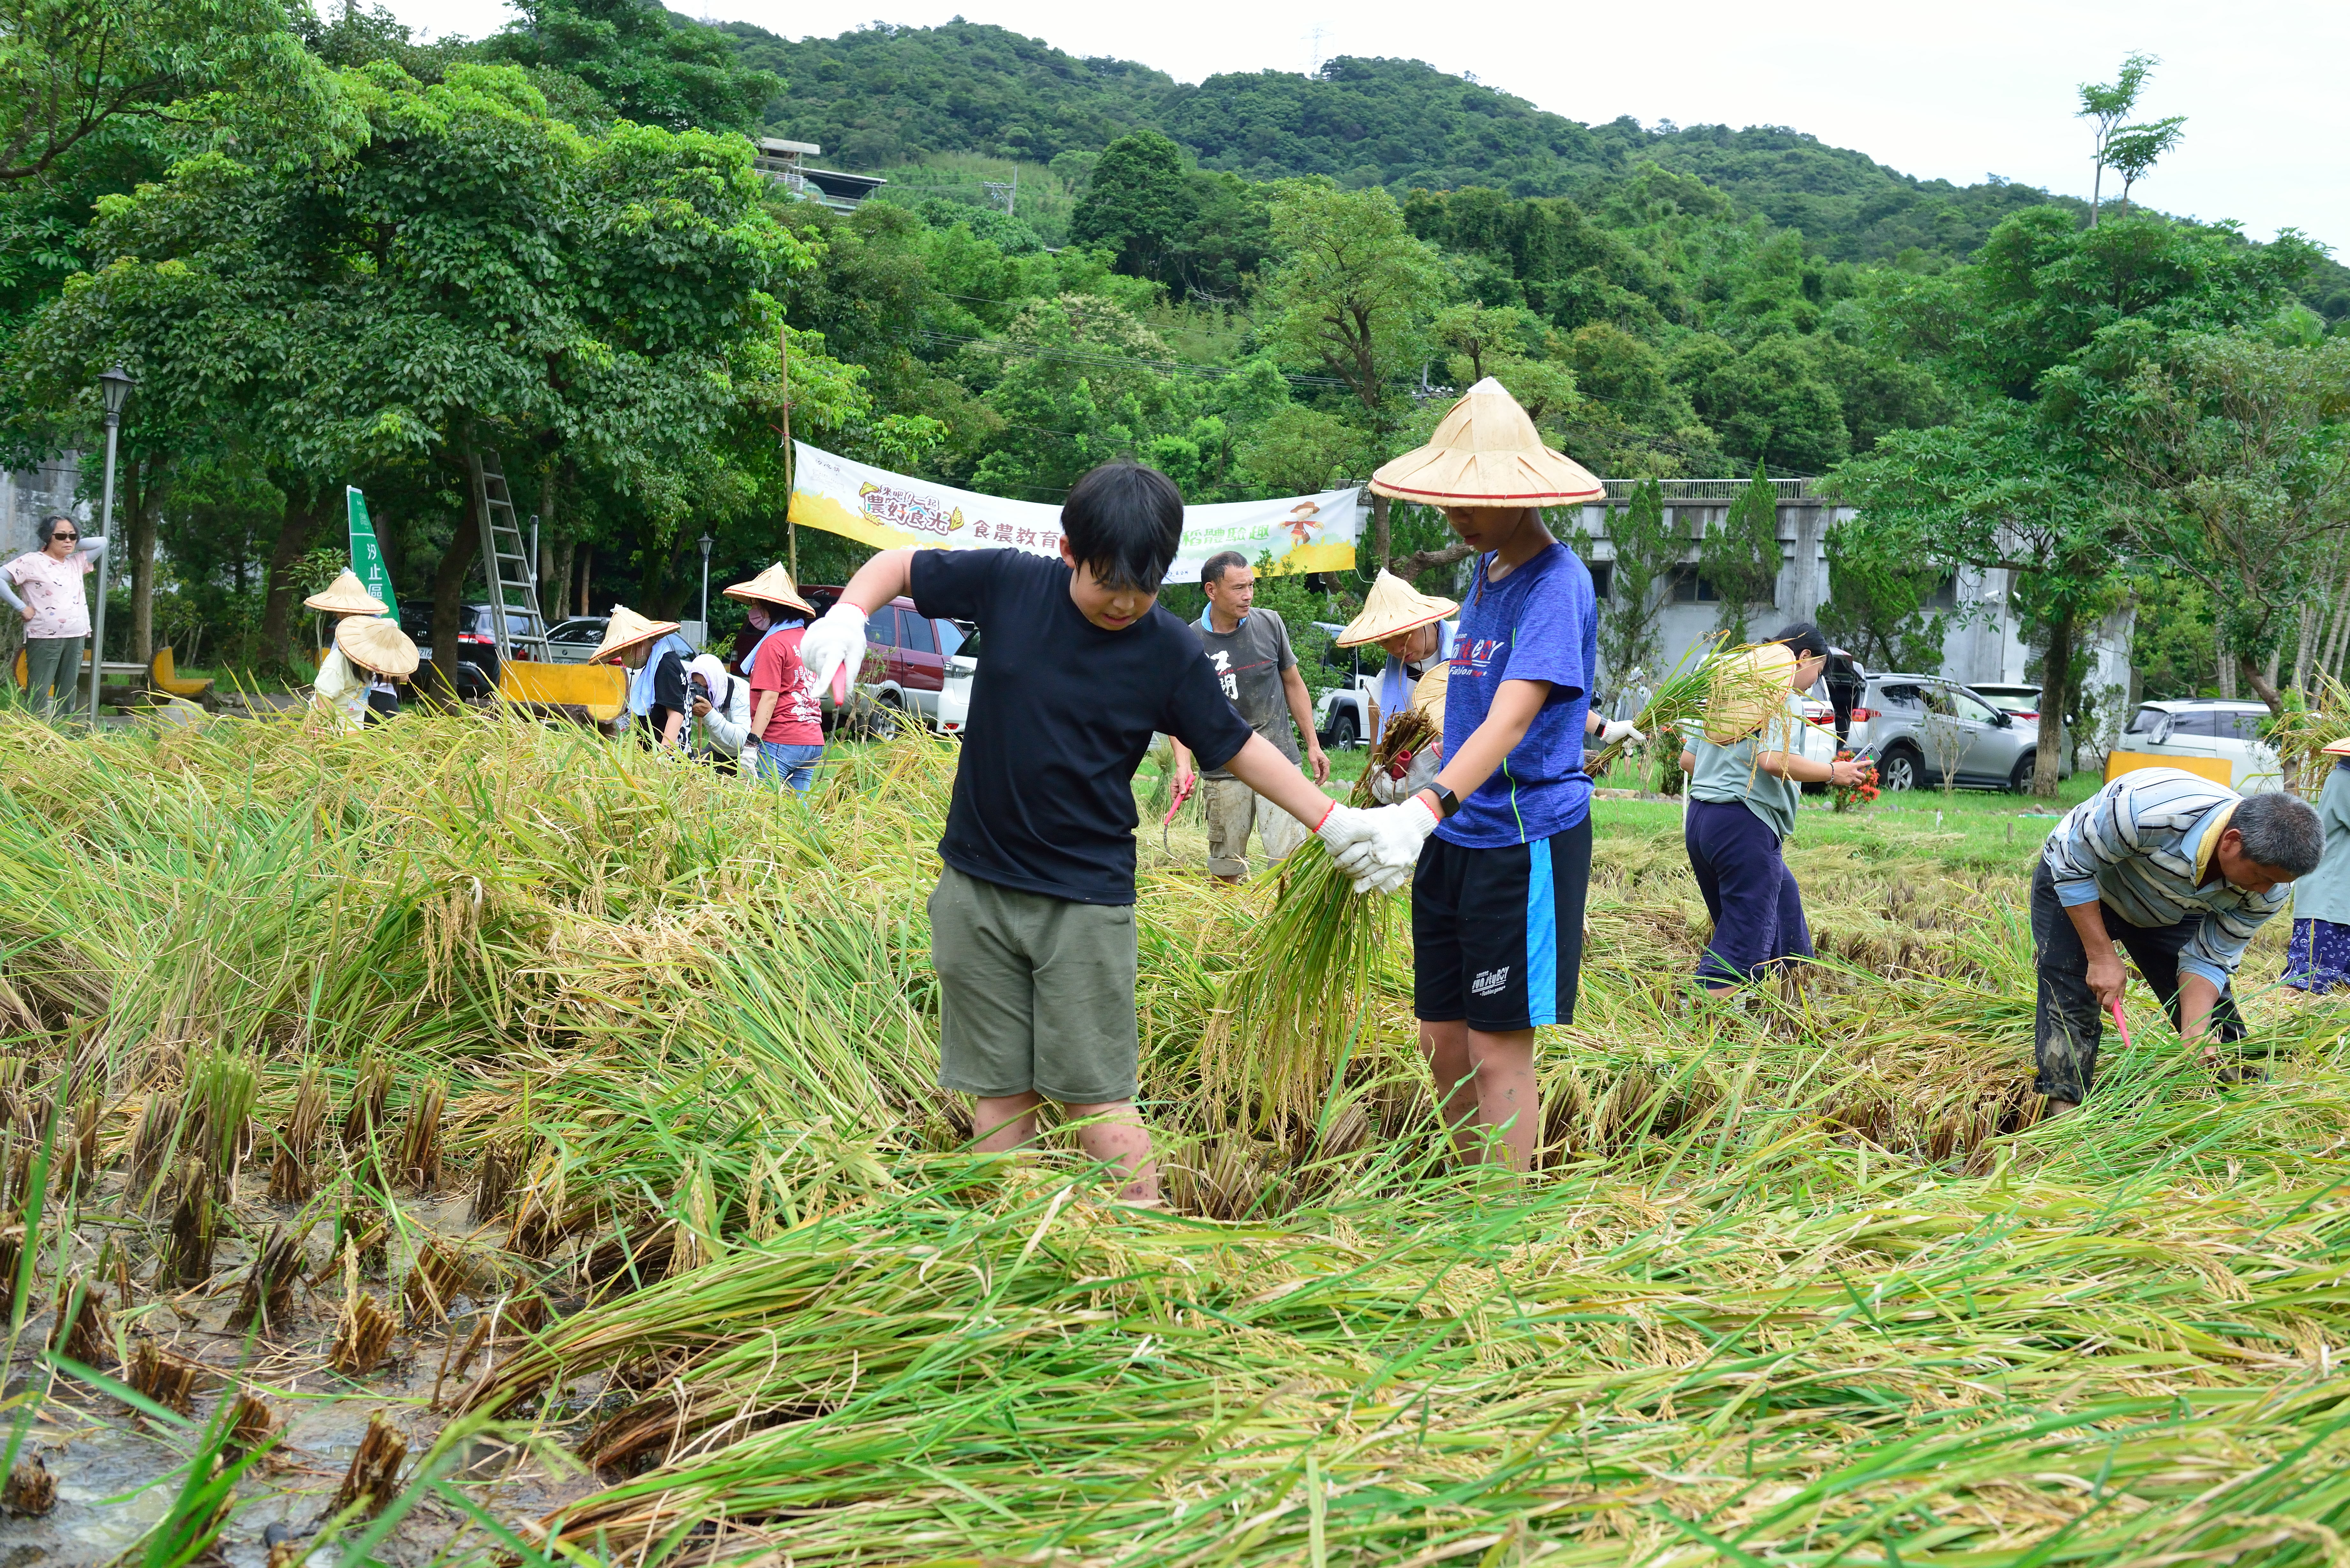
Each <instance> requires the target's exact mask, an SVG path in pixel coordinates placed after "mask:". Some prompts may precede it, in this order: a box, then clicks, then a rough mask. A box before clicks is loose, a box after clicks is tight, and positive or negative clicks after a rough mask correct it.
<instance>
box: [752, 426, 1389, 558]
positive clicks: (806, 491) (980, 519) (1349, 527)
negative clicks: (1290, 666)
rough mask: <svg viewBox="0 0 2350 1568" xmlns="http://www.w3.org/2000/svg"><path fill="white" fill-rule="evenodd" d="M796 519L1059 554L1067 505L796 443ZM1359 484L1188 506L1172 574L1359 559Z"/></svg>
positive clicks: (904, 539)
mask: <svg viewBox="0 0 2350 1568" xmlns="http://www.w3.org/2000/svg"><path fill="white" fill-rule="evenodd" d="M792 446H793V449H794V458H795V461H794V463H793V467H792V504H791V520H792V521H793V522H794V523H796V524H799V525H800V526H801V527H803V528H821V529H823V530H824V531H825V532H826V533H827V534H838V535H842V536H843V537H844V538H849V539H854V540H856V541H858V543H859V544H863V545H873V546H874V547H875V548H876V549H882V550H889V549H897V548H899V547H900V546H903V545H912V546H914V547H915V548H917V549H924V550H1000V549H1014V550H1033V551H1035V552H1036V553H1037V554H1039V555H1045V556H1054V555H1058V554H1059V553H1060V549H1061V509H1060V508H1059V507H1058V506H1048V505H1045V504H1043V503H1041V502H1035V501H1006V500H1003V499H1002V498H1000V497H997V496H993V495H974V494H972V493H971V492H970V491H968V490H957V489H955V488H954V487H952V486H951V485H946V484H938V483H932V482H931V481H930V480H927V479H909V478H907V477H906V476H905V475H904V474H902V473H891V472H889V471H888V470H887V469H880V468H875V467H872V466H871V465H870V464H868V463H862V462H851V461H850V460H849V459H847V458H845V457H836V456H834V455H833V454H832V453H831V452H820V451H818V450H817V449H816V448H815V447H812V446H810V445H808V444H807V443H806V441H794V442H793V443H792ZM1361 510H1362V508H1361V491H1360V490H1359V489H1358V488H1348V489H1346V490H1326V491H1324V492H1323V493H1321V494H1319V495H1291V496H1284V498H1282V499H1281V500H1278V501H1224V502H1218V503H1215V504H1211V505H1206V506H1187V507H1185V508H1184V509H1183V543H1182V545H1181V547H1180V549H1178V550H1177V551H1176V554H1175V563H1174V565H1173V566H1170V567H1169V568H1168V573H1167V577H1168V580H1169V581H1170V582H1187V581H1188V582H1197V581H1198V580H1199V576H1200V565H1201V562H1203V561H1205V560H1206V559H1207V558H1208V557H1209V556H1213V555H1217V554H1219V553H1221V552H1222V551H1225V550H1238V551H1239V552H1240V553H1241V554H1242V555H1243V556H1247V557H1248V558H1249V563H1250V565H1252V566H1255V565H1257V564H1258V563H1260V562H1264V561H1268V560H1269V561H1270V562H1271V565H1270V566H1267V567H1265V569H1266V570H1268V571H1273V572H1336V571H1347V570H1351V569H1352V568H1353V566H1354V565H1355V533H1356V529H1357V526H1358V525H1359V522H1360V514H1361Z"/></svg>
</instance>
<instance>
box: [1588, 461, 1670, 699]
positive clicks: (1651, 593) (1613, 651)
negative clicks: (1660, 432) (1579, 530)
mask: <svg viewBox="0 0 2350 1568" xmlns="http://www.w3.org/2000/svg"><path fill="white" fill-rule="evenodd" d="M1607 542H1608V544H1609V545H1610V546H1611V547H1612V548H1613V550H1614V552H1615V562H1616V565H1615V567H1614V570H1613V571H1612V572H1611V573H1610V580H1609V584H1608V589H1607V594H1608V597H1607V602H1606V603H1604V604H1603V605H1601V606H1600V607H1599V659H1600V662H1601V664H1602V665H1603V666H1604V667H1605V668H1606V670H1607V679H1608V680H1609V681H1610V682H1611V683H1613V684H1615V685H1616V686H1618V687H1620V686H1622V684H1623V683H1624V682H1625V681H1627V680H1630V679H1631V675H1632V671H1633V670H1648V672H1650V673H1651V674H1654V673H1656V672H1657V670H1658V667H1659V664H1660V662H1661V660H1662V655H1663V649H1662V646H1661V645H1660V644H1659V640H1658V637H1657V632H1658V628H1659V621H1660V620H1661V618H1662V617H1663V613H1664V607H1665V595H1666V591H1667V588H1668V587H1669V583H1670V580H1671V575H1672V569H1673V567H1674V566H1675V565H1676V564H1678V563H1679V560H1680V558H1681V552H1682V551H1683V549H1684V548H1685V547H1686V546H1687V544H1688V541H1686V540H1684V539H1682V538H1680V537H1679V536H1678V535H1675V534H1674V533H1673V532H1672V531H1671V529H1670V528H1669V526H1668V525H1667V524H1666V522H1665V493H1664V489H1663V487H1662V486H1660V485H1659V484H1658V483H1657V482H1656V481H1655V480H1653V479H1650V480H1646V481H1644V482H1642V483H1640V484H1638V485H1636V486H1634V488H1633V491H1632V494H1631V498H1630V501H1629V503H1628V504H1626V505H1624V506H1622V507H1617V508H1611V509H1610V510H1609V512H1608V514H1607Z"/></svg>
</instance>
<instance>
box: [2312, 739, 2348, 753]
mask: <svg viewBox="0 0 2350 1568" xmlns="http://www.w3.org/2000/svg"><path fill="white" fill-rule="evenodd" d="M2317 749H2318V751H2319V753H2321V754H2323V755H2325V756H2329V757H2350V735H2345V736H2343V737H2342V738H2341V739H2340V740H2338V741H2329V742H2326V743H2325V744H2324V745H2322V746H2320V747H2318V748H2317Z"/></svg>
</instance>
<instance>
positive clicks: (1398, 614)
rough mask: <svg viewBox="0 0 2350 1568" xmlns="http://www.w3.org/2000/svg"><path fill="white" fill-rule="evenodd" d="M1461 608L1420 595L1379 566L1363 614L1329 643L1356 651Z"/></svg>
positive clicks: (1431, 596) (1428, 595) (1364, 604)
mask: <svg viewBox="0 0 2350 1568" xmlns="http://www.w3.org/2000/svg"><path fill="white" fill-rule="evenodd" d="M1460 607H1461V606H1460V604H1459V603H1458V602H1456V601H1455V600H1452V599H1440V598H1437V597H1434V596H1433V595H1430V594H1424V593H1421V592H1420V591H1419V589H1417V588H1415V587H1412V586H1411V585H1410V584H1409V583H1407V582H1405V581H1404V580H1403V579H1402V578H1401V577H1399V576H1396V575H1395V574H1394V573H1393V572H1390V571H1388V570H1387V569H1385V568H1384V567H1382V568H1381V569H1380V571H1379V575H1378V576H1377V577H1376V578H1374V579H1373V580H1372V582H1371V593H1370V597H1368V598H1367V599H1365V600H1364V601H1363V613H1362V614H1360V615H1358V616H1357V617H1356V618H1354V619H1352V620H1350V621H1348V622H1347V629H1346V630H1344V631H1342V632H1340V633H1339V634H1338V635H1337V636H1336V637H1334V638H1332V639H1330V640H1331V641H1333V642H1335V643H1336V644H1337V645H1338V646H1339V647H1340V648H1359V647H1361V646H1362V645H1363V644H1364V643H1367V642H1377V641H1378V639H1381V638H1383V637H1393V636H1394V635H1395V634H1396V633H1398V632H1399V631H1410V630H1412V629H1413V628H1416V627H1423V626H1426V625H1428V624H1429V622H1430V621H1438V620H1442V619H1443V618H1445V617H1446V616H1449V615H1451V614H1452V613H1453V612H1454V611H1456V610H1458V609H1459V608H1460Z"/></svg>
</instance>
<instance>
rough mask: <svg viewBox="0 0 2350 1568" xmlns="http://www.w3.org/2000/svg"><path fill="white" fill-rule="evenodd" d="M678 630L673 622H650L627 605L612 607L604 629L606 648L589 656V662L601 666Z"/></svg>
mask: <svg viewBox="0 0 2350 1568" xmlns="http://www.w3.org/2000/svg"><path fill="white" fill-rule="evenodd" d="M676 629H677V622H675V621H673V620H650V619H648V618H645V617H643V616H640V615H639V614H638V613H637V612H636V611H634V610H632V609H630V608H629V607H628V606H626V605H614V606H613V607H612V618H611V620H610V621H609V622H608V623H607V624H606V626H605V628H604V646H603V647H601V648H599V649H597V650H596V651H595V652H594V653H593V654H592V655H590V656H589V658H588V660H587V662H588V663H590V664H601V663H603V662H604V660H606V659H610V658H612V657H614V656H615V655H617V654H622V653H626V652H627V651H628V650H629V649H631V648H634V647H635V646H636V645H637V644H638V643H640V642H648V641H650V640H651V639H654V638H656V637H667V636H668V635H669V634H670V633H671V632H673V631H675V630H676Z"/></svg>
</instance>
